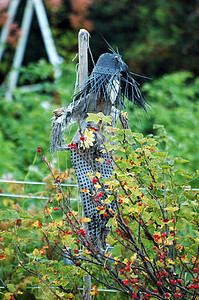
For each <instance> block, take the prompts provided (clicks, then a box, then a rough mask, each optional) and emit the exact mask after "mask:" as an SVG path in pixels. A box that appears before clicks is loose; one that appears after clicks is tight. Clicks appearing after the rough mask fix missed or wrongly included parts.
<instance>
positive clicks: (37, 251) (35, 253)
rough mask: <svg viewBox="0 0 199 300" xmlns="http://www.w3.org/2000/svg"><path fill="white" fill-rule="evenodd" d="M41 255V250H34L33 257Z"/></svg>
mask: <svg viewBox="0 0 199 300" xmlns="http://www.w3.org/2000/svg"><path fill="white" fill-rule="evenodd" d="M39 254H40V252H39V250H38V249H36V248H35V249H34V250H33V255H34V256H38V255H39Z"/></svg>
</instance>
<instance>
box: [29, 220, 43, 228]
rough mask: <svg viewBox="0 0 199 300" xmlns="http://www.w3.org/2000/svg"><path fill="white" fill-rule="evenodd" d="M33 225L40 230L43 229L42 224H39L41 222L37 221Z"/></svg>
mask: <svg viewBox="0 0 199 300" xmlns="http://www.w3.org/2000/svg"><path fill="white" fill-rule="evenodd" d="M31 225H32V226H34V227H38V228H41V227H42V223H41V222H39V220H36V221H35V222H33V223H32V224H31Z"/></svg>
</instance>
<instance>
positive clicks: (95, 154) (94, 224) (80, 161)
mask: <svg viewBox="0 0 199 300" xmlns="http://www.w3.org/2000/svg"><path fill="white" fill-rule="evenodd" d="M96 158H98V159H99V158H103V159H104V162H103V163H99V162H97V161H96ZM108 160H109V157H108V155H107V154H104V153H102V152H100V151H99V150H98V149H97V148H96V147H92V148H90V149H89V151H84V150H81V149H80V150H79V149H78V150H77V149H71V161H72V165H73V167H74V169H75V172H76V176H77V180H78V185H79V188H80V194H81V200H82V209H83V212H84V216H85V217H87V218H90V219H91V221H90V222H88V223H87V224H86V231H87V233H88V234H89V236H90V238H91V240H92V241H93V242H94V243H95V244H98V243H99V242H100V243H101V244H102V245H103V244H104V243H105V240H104V238H103V237H104V232H106V231H107V228H106V224H107V222H108V220H109V218H110V215H107V217H104V215H103V214H99V210H97V206H98V205H99V202H100V201H103V200H105V198H106V195H105V194H104V193H103V191H102V189H98V190H97V191H96V190H95V188H94V184H93V182H92V179H89V176H88V173H92V174H94V172H99V173H100V174H101V180H103V179H107V178H109V177H111V176H112V171H113V168H112V164H111V163H109V164H108V165H107V164H106V162H107V161H108ZM84 189H87V190H88V191H89V193H85V192H83V191H81V190H84ZM100 191H101V192H102V194H103V195H102V197H100V198H99V202H95V201H94V200H95V199H96V194H99V193H100ZM96 192H97V193H96ZM91 195H95V196H91ZM107 208H111V209H112V210H113V212H114V211H115V208H116V204H115V202H114V201H113V202H112V203H110V204H109V205H108V206H107Z"/></svg>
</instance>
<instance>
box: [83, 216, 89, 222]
mask: <svg viewBox="0 0 199 300" xmlns="http://www.w3.org/2000/svg"><path fill="white" fill-rule="evenodd" d="M90 221H91V219H90V218H86V217H85V218H83V219H82V223H87V222H90Z"/></svg>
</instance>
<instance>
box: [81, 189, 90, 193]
mask: <svg viewBox="0 0 199 300" xmlns="http://www.w3.org/2000/svg"><path fill="white" fill-rule="evenodd" d="M80 191H81V192H82V193H89V190H87V189H81V190H80Z"/></svg>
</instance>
